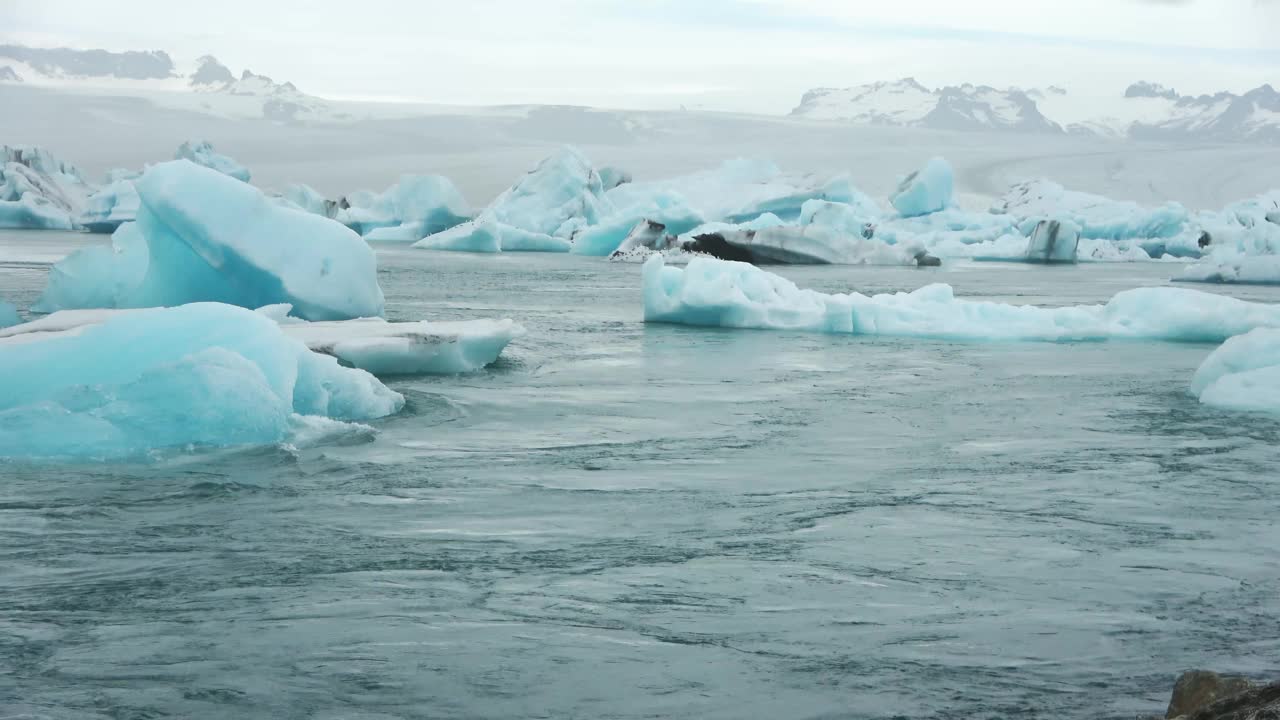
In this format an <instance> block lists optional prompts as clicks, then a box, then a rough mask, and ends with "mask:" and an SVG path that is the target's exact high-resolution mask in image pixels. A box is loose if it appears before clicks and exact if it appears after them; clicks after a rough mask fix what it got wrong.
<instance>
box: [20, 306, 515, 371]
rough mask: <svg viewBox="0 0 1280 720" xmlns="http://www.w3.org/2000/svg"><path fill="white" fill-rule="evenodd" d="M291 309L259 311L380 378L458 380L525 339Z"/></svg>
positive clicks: (29, 330) (46, 324)
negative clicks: (305, 314) (298, 314)
mask: <svg viewBox="0 0 1280 720" xmlns="http://www.w3.org/2000/svg"><path fill="white" fill-rule="evenodd" d="M292 310H293V308H292V306H290V305H287V304H281V305H268V306H266V307H262V308H258V309H257V311H256V312H257V313H258V314H259V315H262V316H264V317H267V318H270V319H271V320H274V321H275V322H276V323H278V324H279V325H280V328H281V330H282V331H283V332H284V334H285V335H286V336H288V337H290V338H292V339H294V340H298V341H300V342H302V344H303V345H305V346H306V347H307V349H309V350H311V351H312V352H316V353H320V354H322V355H330V356H333V357H334V358H336V359H337V360H338V361H340V362H341V363H342V364H343V365H346V366H348V367H355V368H359V369H361V370H365V371H367V372H370V373H373V374H374V375H377V376H384V375H453V374H457V373H466V372H472V371H475V370H479V369H481V368H483V367H485V366H487V365H490V364H492V363H493V362H495V361H496V360H497V359H498V357H499V356H500V355H501V354H502V351H503V350H504V349H505V348H506V346H507V345H508V344H509V343H510V342H511V341H512V340H514V339H515V338H518V337H520V336H521V335H523V334H524V328H523V327H521V326H520V325H517V324H516V323H515V322H513V321H511V320H469V321H450V322H431V321H425V320H424V321H417V322H388V321H386V320H384V319H382V318H357V319H355V320H342V321H330V322H308V321H306V320H300V319H298V318H295V317H290V316H289V313H290V312H291V311H292ZM142 312H147V311H146V310H62V311H60V312H55V313H53V314H51V315H46V316H44V317H42V318H40V319H38V320H33V321H31V322H29V323H26V324H23V325H19V326H17V327H11V328H9V329H7V330H0V343H4V342H5V341H6V340H7V341H8V342H15V343H16V342H20V341H21V340H20V338H22V337H24V336H26V337H28V338H34V337H40V336H44V335H47V334H49V333H72V332H79V331H81V330H83V329H84V328H87V327H92V326H95V325H101V324H103V323H105V322H108V321H110V320H112V319H115V318H119V317H123V316H126V315H134V314H138V313H142Z"/></svg>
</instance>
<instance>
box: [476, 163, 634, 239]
mask: <svg viewBox="0 0 1280 720" xmlns="http://www.w3.org/2000/svg"><path fill="white" fill-rule="evenodd" d="M624 187H625V186H624ZM612 209H613V206H612V204H611V203H610V202H609V200H607V199H606V198H605V195H604V187H603V184H602V183H601V180H600V174H599V173H597V172H596V171H595V169H594V168H592V167H591V163H590V162H589V161H588V160H587V158H586V157H585V156H584V155H583V154H582V153H580V152H578V151H577V150H575V149H573V148H568V147H566V148H563V149H562V150H560V151H559V152H557V153H556V154H554V155H552V156H551V157H549V158H547V159H546V160H543V161H542V162H541V163H539V164H538V166H537V167H536V168H534V169H533V171H531V172H530V173H529V174H527V175H525V176H524V177H523V178H521V179H520V180H519V182H517V183H516V184H515V185H512V186H511V187H510V188H508V189H507V190H506V191H504V192H503V193H502V194H501V195H499V196H498V197H497V199H495V200H494V201H493V202H492V203H491V204H490V205H489V207H487V208H485V209H484V211H483V212H482V213H481V215H480V218H479V219H480V220H492V221H494V222H497V223H500V224H502V225H506V226H509V227H513V228H516V229H518V230H523V231H525V232H528V233H533V234H535V235H549V236H552V237H557V238H563V239H566V240H567V239H569V238H571V237H572V234H573V231H574V230H576V229H578V228H580V227H584V226H589V225H595V224H596V223H598V222H599V221H600V219H601V218H602V217H604V216H606V215H608V214H609V213H610V211H611V210H612Z"/></svg>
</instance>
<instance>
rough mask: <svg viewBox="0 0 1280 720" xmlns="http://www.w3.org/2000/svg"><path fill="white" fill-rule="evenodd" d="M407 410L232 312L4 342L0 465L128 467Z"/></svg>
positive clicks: (265, 324)
mask: <svg viewBox="0 0 1280 720" xmlns="http://www.w3.org/2000/svg"><path fill="white" fill-rule="evenodd" d="M403 405H404V398H402V397H401V396H400V395H399V394H398V393H395V392H393V391H391V390H389V389H388V388H387V387H386V386H384V385H383V384H382V383H381V382H379V381H378V379H377V378H375V377H374V376H373V375H371V374H369V373H367V372H365V371H363V370H358V369H353V368H346V367H342V366H341V365H339V364H338V361H337V360H336V359H334V358H332V357H328V356H326V355H321V354H319V353H315V352H312V351H310V350H308V349H307V347H306V346H305V345H304V344H303V343H301V342H299V341H298V340H296V339H293V338H291V337H289V336H288V335H287V334H286V333H285V332H282V330H281V326H279V325H277V324H276V323H275V322H273V321H272V320H271V319H269V318H267V317H264V316H263V315H261V314H258V313H254V312H251V311H249V310H244V309H241V308H237V307H233V306H230V305H224V304H219V303H197V304H191V305H185V306H182V307H177V308H153V309H149V310H141V311H135V312H130V313H124V314H120V315H118V316H112V317H107V318H105V319H104V320H103V321H102V322H100V323H98V324H90V325H84V324H82V325H79V326H77V327H74V328H71V329H67V330H55V329H46V330H44V331H31V332H28V331H24V329H23V326H17V327H14V328H9V329H7V330H4V331H0V458H10V459H70V460H77V459H79V460H86V459H100V458H127V457H136V456H140V455H144V454H146V453H149V452H151V451H155V450H166V449H186V448H189V447H228V446H239V445H261V444H272V443H281V442H287V441H289V440H290V439H291V438H293V437H296V436H297V435H298V434H299V433H305V432H314V431H315V430H316V429H317V427H320V428H321V429H329V430H335V429H342V428H346V429H350V428H351V427H352V426H349V425H345V423H349V422H358V421H364V420H372V419H374V418H379V417H384V416H386V415H390V414H393V413H395V412H398V411H399V410H400V408H401V407H403ZM340 423H344V424H340Z"/></svg>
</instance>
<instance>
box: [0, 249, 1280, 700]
mask: <svg viewBox="0 0 1280 720" xmlns="http://www.w3.org/2000/svg"><path fill="white" fill-rule="evenodd" d="M95 240H98V239H93V238H88V237H86V236H73V235H65V234H59V233H12V232H4V231H0V297H4V298H5V299H8V300H11V301H15V302H17V303H18V304H19V306H20V307H23V308H25V307H26V306H27V305H29V304H30V303H31V302H32V301H33V300H34V298H35V297H36V296H37V295H38V293H39V290H40V289H41V287H42V286H43V283H44V279H43V278H44V275H45V274H46V273H47V263H48V262H50V261H51V260H53V259H56V258H57V257H59V256H60V255H61V254H62V253H64V252H66V251H67V250H68V249H69V248H71V247H74V246H77V245H80V244H84V243H85V242H91V241H95ZM379 261H380V264H381V277H380V280H381V282H382V286H383V288H384V290H385V291H386V294H387V299H388V315H389V316H390V317H392V318H395V319H409V318H419V317H424V316H425V317H429V318H439V319H467V318H476V317H492V316H499V317H512V318H515V319H517V320H519V321H520V322H522V323H523V324H524V325H525V326H526V327H527V328H528V330H529V334H528V335H527V336H526V337H525V338H522V339H521V340H518V341H517V342H516V343H515V344H513V345H512V346H511V347H510V348H509V350H508V352H507V353H506V355H505V356H504V358H503V359H502V360H501V361H500V362H499V363H498V365H496V366H495V367H493V368H491V369H490V370H488V371H486V372H483V373H477V374H473V375H466V376H460V377H445V378H428V377H423V378H407V379H401V380H395V381H392V382H390V383H389V384H390V385H391V386H392V387H394V388H395V389H396V390H398V391H400V392H402V393H404V394H405V395H406V397H407V398H408V407H407V409H406V410H405V412H404V413H402V414H401V415H399V416H396V417H393V418H389V419H386V420H384V421H380V422H377V423H374V424H375V426H376V427H377V429H378V434H377V435H376V437H373V438H368V437H361V436H357V437H352V438H350V439H348V440H347V441H345V442H342V443H339V444H336V445H328V446H322V447H315V448H305V449H301V450H298V449H293V448H260V449H254V450H244V451H227V452H220V453H212V454H201V455H197V456H178V457H176V458H166V459H161V460H157V461H153V462H150V463H138V464H116V465H94V466H87V467H86V466H79V467H51V466H44V467H29V466H20V465H7V466H0V477H2V478H3V479H2V480H0V708H6V709H7V712H0V717H6V716H9V715H17V716H22V717H25V716H33V717H41V718H45V717H47V718H161V717H175V718H178V717H228V718H231V717H234V718H443V717H449V718H515V717H532V718H578V717H581V718H655V717H703V718H725V719H730V718H747V717H762V718H835V717H869V718H878V717H886V718H887V717H921V718H930V717H938V718H943V717H948V718H949V717H973V718H997V717H999V718H1009V717H1048V716H1052V717H1060V718H1095V717H1116V718H1130V717H1133V716H1134V715H1135V714H1137V713H1140V712H1147V713H1151V712H1159V711H1161V710H1162V709H1163V705H1164V703H1165V702H1167V698H1168V691H1169V689H1170V687H1171V685H1172V679H1173V677H1174V676H1175V674H1176V673H1178V672H1179V671H1181V670H1184V669H1187V668H1190V667H1199V666H1205V667H1211V668H1214V669H1217V670H1221V671H1238V672H1246V673H1251V674H1258V675H1263V676H1265V675H1268V674H1271V675H1274V673H1275V671H1276V670H1277V665H1276V658H1277V657H1278V656H1280V654H1278V651H1280V636H1277V633H1276V632H1275V627H1276V622H1277V619H1278V615H1280V613H1278V612H1277V609H1276V605H1275V598H1276V597H1277V594H1278V593H1280V579H1278V578H1280V564H1278V563H1277V561H1276V555H1275V551H1274V548H1275V547H1276V546H1277V544H1280V528H1277V526H1276V525H1275V523H1274V518H1275V516H1276V510H1277V505H1278V504H1280V502H1278V501H1277V500H1276V492H1275V488H1274V482H1275V481H1274V479H1273V478H1274V477H1275V472H1274V468H1276V467H1277V465H1276V462H1277V460H1278V459H1280V449H1278V448H1280V443H1278V442H1277V441H1278V440H1280V422H1277V421H1276V420H1274V419H1271V418H1269V417H1266V416H1259V415H1247V414H1234V413H1227V412H1223V411H1219V410H1213V409H1209V408H1205V407H1201V406H1200V405H1199V404H1198V403H1197V402H1196V401H1195V400H1194V399H1193V398H1191V397H1189V396H1188V395H1187V394H1186V386H1187V384H1188V382H1189V380H1190V378H1191V374H1192V373H1193V371H1194V370H1195V368H1196V366H1197V365H1198V364H1199V363H1200V362H1201V360H1203V359H1204V357H1205V356H1206V355H1207V354H1208V353H1209V352H1210V351H1211V350H1212V346H1207V345H1198V344H1175V343H1164V342H1109V343H1075V344H1072V343H1018V342H988V343H955V342H937V341H925V340H908V339H901V340H899V339H883V338H872V339H867V338H857V337H847V336H825V335H815V334H803V333H789V332H764V331H745V330H721V329H698V328H685V327H675V326H656V325H648V326H647V325H644V324H643V323H642V322H641V306H640V296H639V272H640V269H639V267H638V266H635V265H619V264H610V263H607V262H604V261H601V260H597V259H589V258H577V257H570V256H557V255H543V254H539V255H516V254H509V255H502V256H473V255H465V254H449V253H431V252H423V251H414V250H410V249H407V248H403V247H396V246H386V247H381V248H379ZM1179 268H1180V266H1179V265H1158V264H1142V265H1110V266H1096V265H1095V266H1080V267H1066V268H1041V267H1031V266H1021V265H995V264H962V265H958V266H955V267H950V268H943V269H939V270H916V269H900V268H836V267H827V268H798V269H788V270H784V271H783V274H785V275H787V276H788V277H791V278H793V279H795V280H796V281H797V282H798V283H799V284H800V285H802V286H806V287H813V288H816V289H820V290H824V291H837V290H839V291H844V290H850V289H857V290H861V291H864V292H882V291H890V290H909V289H914V288H916V287H918V286H919V285H922V284H925V283H927V282H934V281H943V282H949V283H951V284H952V285H954V286H955V287H956V290H957V294H959V295H962V296H966V297H973V298H987V299H994V300H999V301H1003V302H1018V303H1030V304H1038V305H1062V304H1073V303H1082V302H1089V303H1092V302H1103V301H1105V300H1106V299H1107V298H1109V297H1110V296H1111V295H1112V294H1114V293H1115V292H1118V291H1120V290H1123V289H1126V288H1130V287H1136V286H1142V285H1159V284H1164V283H1166V282H1167V279H1168V278H1169V277H1170V276H1172V275H1173V274H1175V273H1176V271H1177V270H1178V269H1179ZM1211 289H1213V290H1215V291H1220V292H1225V293H1229V294H1233V295H1237V296H1240V297H1246V298H1249V299H1255V300H1266V301H1280V290H1277V289H1273V288H1259V287H1248V288H1211Z"/></svg>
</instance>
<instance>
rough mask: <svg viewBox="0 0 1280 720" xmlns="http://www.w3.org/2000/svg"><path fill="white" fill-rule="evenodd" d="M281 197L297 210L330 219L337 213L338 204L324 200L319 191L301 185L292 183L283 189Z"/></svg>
mask: <svg viewBox="0 0 1280 720" xmlns="http://www.w3.org/2000/svg"><path fill="white" fill-rule="evenodd" d="M281 197H282V198H283V199H284V200H285V201H286V202H287V203H288V204H290V205H292V206H293V207H295V208H297V209H298V210H305V211H306V212H309V213H311V214H312V215H320V216H321V217H327V218H330V219H332V218H333V217H334V216H335V215H337V213H338V203H336V202H334V201H333V200H329V199H326V198H325V196H324V195H321V194H320V191H318V190H316V189H315V188H313V187H311V186H310V185H305V184H303V183H294V184H292V185H289V186H288V187H286V188H285V189H284V192H283V193H282V194H281Z"/></svg>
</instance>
